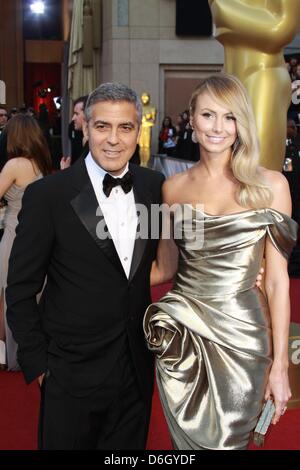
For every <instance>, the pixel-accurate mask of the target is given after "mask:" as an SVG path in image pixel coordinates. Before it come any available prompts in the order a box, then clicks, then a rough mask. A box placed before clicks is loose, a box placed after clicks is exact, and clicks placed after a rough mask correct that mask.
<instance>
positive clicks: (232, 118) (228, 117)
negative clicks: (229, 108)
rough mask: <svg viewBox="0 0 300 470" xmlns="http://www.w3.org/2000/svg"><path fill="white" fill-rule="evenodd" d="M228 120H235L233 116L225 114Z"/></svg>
mask: <svg viewBox="0 0 300 470" xmlns="http://www.w3.org/2000/svg"><path fill="white" fill-rule="evenodd" d="M227 119H228V121H236V119H235V117H234V116H227Z"/></svg>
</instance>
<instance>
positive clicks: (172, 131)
mask: <svg viewBox="0 0 300 470" xmlns="http://www.w3.org/2000/svg"><path fill="white" fill-rule="evenodd" d="M192 133H193V129H192V128H191V125H190V116H189V111H188V110H185V111H183V112H182V113H180V114H178V116H177V120H176V124H175V125H174V124H173V123H172V119H171V118H170V117H169V116H165V118H164V119H163V122H162V126H161V129H160V132H159V142H158V153H159V154H165V155H167V156H169V157H174V158H179V159H181V160H189V161H198V160H199V159H200V154H199V145H197V143H195V142H193V139H192Z"/></svg>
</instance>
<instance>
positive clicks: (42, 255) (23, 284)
mask: <svg viewBox="0 0 300 470" xmlns="http://www.w3.org/2000/svg"><path fill="white" fill-rule="evenodd" d="M43 183H44V181H39V182H36V183H34V184H32V185H30V186H29V187H28V188H27V189H26V191H25V194H24V196H23V201H22V209H21V211H20V213H19V224H18V226H17V229H16V238H15V240H14V244H13V247H12V251H11V256H10V260H9V269H8V279H7V289H6V302H7V321H8V325H9V327H10V329H11V330H12V334H13V336H14V338H15V340H16V342H17V344H18V361H19V364H20V366H21V368H22V371H23V373H24V376H25V380H26V382H27V383H30V382H31V381H32V380H34V379H35V378H36V377H38V376H39V375H40V374H42V373H43V372H45V371H46V369H47V340H46V337H45V334H44V333H43V330H42V326H41V317H40V312H39V308H38V304H37V294H39V293H40V292H41V290H42V288H43V285H44V282H45V278H46V274H47V268H48V265H49V260H50V257H51V252H52V246H53V242H54V226H53V221H52V217H51V213H50V205H49V204H47V200H46V196H45V194H46V191H45V185H44V184H43Z"/></svg>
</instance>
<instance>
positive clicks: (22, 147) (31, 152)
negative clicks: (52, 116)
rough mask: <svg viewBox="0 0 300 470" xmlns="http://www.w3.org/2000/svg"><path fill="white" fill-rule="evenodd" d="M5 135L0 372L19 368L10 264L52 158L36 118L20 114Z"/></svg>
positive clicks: (0, 184) (0, 192)
mask: <svg viewBox="0 0 300 470" xmlns="http://www.w3.org/2000/svg"><path fill="white" fill-rule="evenodd" d="M5 132H6V136H7V154H8V161H7V163H6V164H5V165H4V167H3V169H2V171H1V173H0V197H1V198H2V197H4V198H5V200H6V201H7V207H6V212H5V216H4V234H3V237H2V240H1V243H0V368H1V369H4V368H7V369H8V370H12V371H14V370H18V368H19V366H18V362H17V344H16V342H15V341H14V339H13V337H12V334H11V331H10V328H9V327H8V325H7V321H6V303H5V289H6V285H7V270H8V260H9V256H10V252H11V247H12V244H13V241H14V238H15V229H16V226H17V223H18V214H19V211H20V209H21V206H22V198H23V194H24V191H25V189H26V188H27V186H28V185H29V184H31V183H32V182H33V181H35V180H37V179H39V178H42V177H43V176H45V175H47V174H49V173H50V171H51V157H50V153H49V149H48V146H47V143H46V141H45V138H44V136H43V134H42V131H41V129H40V127H39V125H38V123H37V122H36V120H35V119H34V118H31V117H29V116H26V115H25V114H19V115H17V116H15V117H13V118H11V119H10V120H9V122H8V123H7V125H6V129H5ZM36 243H39V241H38V240H36Z"/></svg>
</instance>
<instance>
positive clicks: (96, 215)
mask: <svg viewBox="0 0 300 470" xmlns="http://www.w3.org/2000/svg"><path fill="white" fill-rule="evenodd" d="M82 162H83V165H84V167H82V168H81V167H80V163H82ZM82 162H78V164H79V165H78V167H77V168H76V171H75V173H76V177H75V178H74V182H75V186H76V187H77V188H78V189H79V187H80V192H79V193H78V194H77V195H76V196H75V197H74V198H73V199H72V200H71V206H72V207H73V209H74V211H75V213H76V215H77V216H78V218H79V220H80V221H81V223H82V224H83V225H84V227H85V228H86V229H87V231H88V233H89V234H90V236H91V237H92V238H93V240H94V241H95V243H96V244H97V245H98V247H99V248H100V249H101V250H102V251H103V252H104V253H105V255H106V256H107V258H108V260H109V261H110V262H111V263H113V264H114V265H115V267H116V268H117V269H118V270H119V271H121V272H122V273H123V274H124V276H125V272H124V269H123V266H122V264H121V261H120V259H119V256H118V254H117V251H116V248H115V245H114V242H113V240H112V237H111V235H110V233H109V231H108V228H107V226H106V224H105V219H104V216H103V213H102V211H101V209H100V207H99V205H98V201H97V198H96V195H95V192H94V189H93V186H92V183H91V181H90V179H89V176H88V173H87V170H86V166H85V163H84V160H82ZM76 165H77V164H76ZM76 165H74V167H75V166H76ZM104 232H105V234H106V236H103V235H104Z"/></svg>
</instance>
